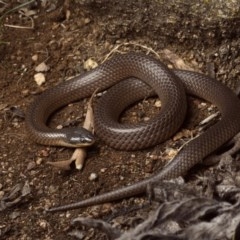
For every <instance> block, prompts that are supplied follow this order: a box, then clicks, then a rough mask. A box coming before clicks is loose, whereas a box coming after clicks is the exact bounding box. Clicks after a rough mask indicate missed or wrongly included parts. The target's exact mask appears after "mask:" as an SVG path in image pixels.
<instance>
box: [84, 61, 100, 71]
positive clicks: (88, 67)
mask: <svg viewBox="0 0 240 240" xmlns="http://www.w3.org/2000/svg"><path fill="white" fill-rule="evenodd" d="M97 66H98V64H97V62H95V61H94V60H92V59H91V58H89V59H88V60H87V61H85V62H84V64H83V68H84V69H86V70H88V71H89V70H91V69H94V68H96V67H97Z"/></svg>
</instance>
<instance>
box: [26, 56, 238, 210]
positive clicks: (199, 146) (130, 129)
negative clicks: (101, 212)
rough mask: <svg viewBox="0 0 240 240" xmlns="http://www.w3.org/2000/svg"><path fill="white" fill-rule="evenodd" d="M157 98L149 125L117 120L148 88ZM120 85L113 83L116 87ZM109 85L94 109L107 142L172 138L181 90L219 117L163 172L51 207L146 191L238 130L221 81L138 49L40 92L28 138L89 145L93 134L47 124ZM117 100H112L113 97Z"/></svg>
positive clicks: (180, 114) (134, 145)
mask: <svg viewBox="0 0 240 240" xmlns="http://www.w3.org/2000/svg"><path fill="white" fill-rule="evenodd" d="M131 77H135V78H138V79H141V80H142V81H144V82H145V83H146V84H147V85H149V86H150V87H151V88H152V89H154V91H155V92H156V93H157V95H158V96H159V98H160V100H161V102H162V106H161V111H160V113H159V114H158V115H157V116H156V117H155V118H153V119H151V120H150V121H149V122H147V123H139V124H137V125H132V124H124V125H123V124H119V123H118V122H117V121H118V118H119V115H120V113H121V112H122V111H123V110H124V109H125V108H126V106H127V105H129V104H131V103H133V102H135V101H137V100H139V99H141V98H144V97H145V96H146V95H148V93H149V91H150V90H149V86H147V85H146V84H145V83H143V82H142V81H139V80H137V79H129V80H124V81H122V82H121V83H118V82H119V81H121V80H123V79H128V78H131ZM116 83H118V84H117V85H115V84H116ZM112 85H115V86H114V87H112V88H111V89H110V90H109V91H108V92H107V93H108V94H106V95H103V97H102V98H101V99H100V103H99V104H98V105H99V106H98V107H96V109H95V113H94V115H95V116H94V118H95V119H94V122H95V131H96V134H97V135H98V136H99V137H100V138H101V139H103V140H104V141H105V142H106V143H107V144H108V145H109V146H111V147H114V148H117V149H122V150H134V149H142V148H147V147H150V146H153V145H156V144H158V143H160V142H162V141H164V140H166V139H167V138H169V137H171V136H172V135H173V134H174V133H175V132H176V131H177V130H178V129H179V127H180V126H181V124H182V122H183V120H184V117H185V112H186V96H185V91H186V92H187V93H188V94H190V95H194V96H197V97H200V98H203V99H205V100H207V101H209V102H211V103H213V104H215V105H216V106H217V107H218V108H219V110H220V112H221V114H222V119H221V120H220V121H219V122H218V123H216V124H215V125H214V126H212V127H211V128H209V129H208V130H207V131H206V132H204V133H203V134H202V135H200V136H199V137H197V138H196V139H194V140H193V141H191V142H189V143H188V144H187V145H186V146H185V147H184V148H183V149H182V150H181V151H180V152H179V153H178V155H177V156H176V157H175V158H174V159H173V160H172V161H170V162H169V163H168V164H167V165H166V166H165V167H164V168H163V170H162V171H160V172H159V173H157V174H155V175H153V176H152V177H150V178H147V179H144V180H142V181H140V182H138V183H135V184H133V185H130V186H127V187H123V188H120V189H117V190H114V191H112V192H109V193H105V194H102V195H99V196H95V197H92V198H89V199H86V200H83V201H80V202H77V203H73V204H69V205H65V206H60V207H56V208H51V209H49V210H48V211H52V212H54V211H62V210H69V209H74V208H80V207H86V206H91V205H96V204H100V203H104V202H110V201H114V200H118V199H122V198H126V197H130V196H133V195H136V194H139V193H142V192H144V191H146V188H147V186H148V185H151V184H152V183H155V182H157V181H159V180H163V179H171V178H175V177H178V176H181V175H184V174H185V173H186V172H187V171H188V170H189V169H190V168H191V167H193V166H194V165H196V164H197V163H199V162H201V161H202V160H203V159H204V158H205V157H206V156H208V155H209V154H210V153H212V152H213V151H215V150H216V149H217V148H218V147H220V146H221V145H223V144H224V143H225V142H227V141H228V140H230V139H231V138H232V137H233V136H234V135H235V134H236V133H238V132H239V130H240V111H239V110H240V101H239V100H238V98H237V97H236V96H235V94H234V93H233V92H232V91H231V90H230V89H228V88H227V87H226V86H224V85H223V84H221V83H220V82H218V81H216V80H214V79H211V78H209V77H207V76H204V75H202V74H199V73H195V72H190V71H183V70H169V69H168V68H167V67H165V66H164V65H163V64H162V63H160V62H159V61H157V60H155V59H153V58H151V57H148V56H144V55H142V54H137V53H129V54H125V55H117V56H115V57H113V58H112V59H110V60H108V61H107V62H105V63H103V64H102V65H100V66H99V67H97V68H96V69H94V70H92V71H90V72H87V73H86V74H84V75H82V76H78V77H75V78H74V79H72V80H70V81H67V82H64V83H62V84H60V85H58V86H56V87H55V88H52V89H49V90H47V91H45V92H44V93H43V94H41V95H40V96H39V97H38V98H37V99H36V100H35V101H34V102H33V103H32V104H31V106H30V107H29V110H28V112H27V115H26V125H27V130H28V132H29V134H30V137H31V138H32V139H33V140H34V141H36V142H38V143H40V144H45V145H60V146H69V147H78V146H82V145H91V144H92V143H93V142H94V139H93V136H92V135H91V134H90V133H88V132H87V131H86V130H82V129H81V128H80V129H75V128H72V129H71V128H70V129H62V130H55V129H54V130H53V129H50V128H48V127H47V126H46V122H47V120H48V118H49V116H50V115H51V114H52V113H53V112H54V111H56V110H57V109H58V108H60V107H61V106H64V105H66V104H68V103H70V102H72V101H76V100H78V99H82V98H85V97H89V96H90V95H91V94H92V93H93V92H94V91H95V90H96V89H98V90H99V91H102V90H105V89H107V88H109V87H110V86H112ZM114 98H115V100H114Z"/></svg>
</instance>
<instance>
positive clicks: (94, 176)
mask: <svg viewBox="0 0 240 240" xmlns="http://www.w3.org/2000/svg"><path fill="white" fill-rule="evenodd" d="M97 177H98V176H97V174H96V173H91V174H90V176H89V178H88V179H89V180H90V181H94V180H96V179H97Z"/></svg>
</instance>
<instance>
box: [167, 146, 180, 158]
mask: <svg viewBox="0 0 240 240" xmlns="http://www.w3.org/2000/svg"><path fill="white" fill-rule="evenodd" d="M177 153H178V151H177V150H176V149H173V148H167V149H166V154H167V155H168V156H169V157H175V156H176V155H177Z"/></svg>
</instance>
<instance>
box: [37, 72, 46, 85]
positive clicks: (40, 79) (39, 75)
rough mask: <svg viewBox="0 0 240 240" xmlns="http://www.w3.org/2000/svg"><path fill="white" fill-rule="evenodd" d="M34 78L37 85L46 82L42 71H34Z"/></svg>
mask: <svg viewBox="0 0 240 240" xmlns="http://www.w3.org/2000/svg"><path fill="white" fill-rule="evenodd" d="M34 80H35V82H36V83H37V85H38V86H41V85H42V84H43V83H45V82H46V78H45V75H44V74H43V73H36V74H35V75H34Z"/></svg>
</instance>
